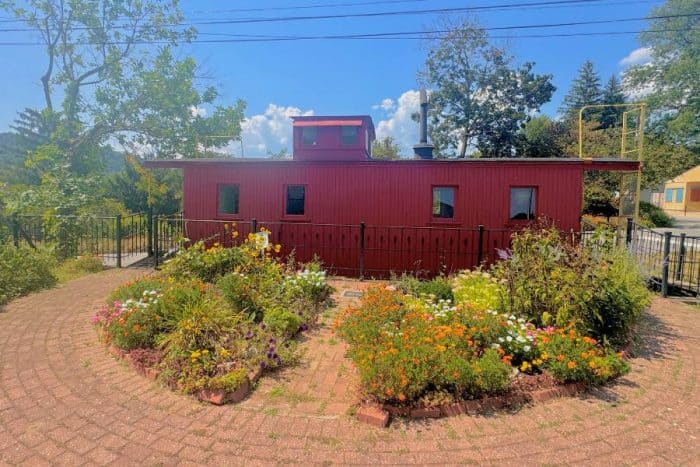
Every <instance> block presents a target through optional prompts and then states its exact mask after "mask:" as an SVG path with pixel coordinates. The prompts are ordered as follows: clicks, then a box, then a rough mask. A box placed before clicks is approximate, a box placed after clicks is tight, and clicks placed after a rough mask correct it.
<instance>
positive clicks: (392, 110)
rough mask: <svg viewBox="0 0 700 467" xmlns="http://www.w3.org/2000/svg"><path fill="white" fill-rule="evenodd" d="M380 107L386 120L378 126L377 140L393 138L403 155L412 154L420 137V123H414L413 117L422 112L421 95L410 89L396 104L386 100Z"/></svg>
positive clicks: (381, 121)
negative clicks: (387, 137) (384, 113)
mask: <svg viewBox="0 0 700 467" xmlns="http://www.w3.org/2000/svg"><path fill="white" fill-rule="evenodd" d="M389 103H390V104H391V105H389ZM385 104H387V105H386V106H385ZM380 107H381V108H382V109H383V110H384V111H385V112H386V118H385V119H383V120H379V122H378V123H377V125H376V130H377V138H384V137H386V136H391V137H392V138H394V140H395V141H396V142H397V143H398V144H399V146H400V147H401V153H402V154H403V155H410V154H412V153H413V150H412V148H413V145H414V144H416V143H417V142H418V137H419V135H418V123H416V122H414V121H413V119H412V118H411V115H412V114H414V113H416V112H419V111H420V93H419V92H418V91H416V90H413V89H410V90H408V91H406V92H404V93H403V94H401V96H400V97H399V98H398V99H397V101H396V102H394V101H393V100H392V99H389V98H387V99H384V100H383V101H382V104H381V105H380Z"/></svg>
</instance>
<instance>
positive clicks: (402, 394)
mask: <svg viewBox="0 0 700 467" xmlns="http://www.w3.org/2000/svg"><path fill="white" fill-rule="evenodd" d="M399 400H400V401H401V402H403V401H405V400H406V394H404V393H401V394H399Z"/></svg>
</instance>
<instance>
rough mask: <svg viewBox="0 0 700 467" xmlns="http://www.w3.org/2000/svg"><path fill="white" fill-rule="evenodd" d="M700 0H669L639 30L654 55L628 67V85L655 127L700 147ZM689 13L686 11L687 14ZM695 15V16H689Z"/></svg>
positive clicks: (695, 149)
mask: <svg viewBox="0 0 700 467" xmlns="http://www.w3.org/2000/svg"><path fill="white" fill-rule="evenodd" d="M699 6H700V5H698V1H697V0H667V1H666V2H665V3H664V4H663V5H661V6H659V7H657V8H654V9H653V10H652V11H651V12H650V16H655V17H659V16H665V18H654V19H651V20H650V21H649V26H648V30H647V31H645V32H642V33H641V34H640V36H639V41H640V43H641V44H642V45H643V46H645V47H648V48H649V50H650V52H651V61H650V62H649V63H645V64H642V65H637V66H634V67H632V68H631V69H629V70H628V71H627V72H626V73H625V76H624V81H625V85H626V86H627V87H628V88H629V89H630V91H631V92H633V93H635V92H636V93H640V94H641V95H643V99H644V100H645V101H646V102H648V104H649V108H650V111H651V118H650V126H651V128H652V129H653V130H654V132H655V133H656V134H657V135H658V136H659V137H663V138H665V139H667V140H669V141H671V142H673V143H674V144H681V145H683V146H686V147H687V148H689V149H690V150H692V151H693V152H695V153H696V154H698V153H700V16H697V13H698V11H699V10H698V8H699ZM682 15H686V16H682ZM689 15H690V16H689Z"/></svg>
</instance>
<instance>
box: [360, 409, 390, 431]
mask: <svg viewBox="0 0 700 467" xmlns="http://www.w3.org/2000/svg"><path fill="white" fill-rule="evenodd" d="M356 416H357V419H358V420H359V421H361V422H362V423H367V424H369V425H372V426H376V427H377V428H385V427H387V426H388V425H389V412H388V411H386V410H383V409H380V408H377V407H369V406H365V407H360V408H359V409H358V410H357V414H356Z"/></svg>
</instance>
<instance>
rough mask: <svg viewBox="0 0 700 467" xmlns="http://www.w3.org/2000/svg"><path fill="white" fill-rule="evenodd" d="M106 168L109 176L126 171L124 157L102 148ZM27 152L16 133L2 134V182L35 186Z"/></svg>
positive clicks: (0, 156) (0, 136) (0, 171)
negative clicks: (25, 165)
mask: <svg viewBox="0 0 700 467" xmlns="http://www.w3.org/2000/svg"><path fill="white" fill-rule="evenodd" d="M102 156H103V157H104V167H105V172H106V173H107V174H110V173H115V172H121V171H122V170H124V155H123V154H122V153H121V152H119V151H115V150H114V149H112V147H111V146H105V147H103V148H102ZM26 157H27V150H26V149H25V148H23V147H22V146H21V139H20V137H19V136H18V135H17V134H16V133H12V132H1V133H0V181H3V182H6V183H9V184H10V185H21V184H24V185H33V184H36V183H39V180H38V178H37V177H36V176H35V175H34V174H33V173H32V172H31V171H30V170H27V169H26V168H25V167H24V160H25V158H26Z"/></svg>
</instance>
